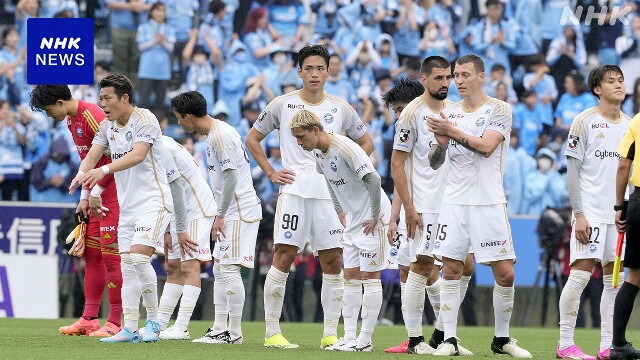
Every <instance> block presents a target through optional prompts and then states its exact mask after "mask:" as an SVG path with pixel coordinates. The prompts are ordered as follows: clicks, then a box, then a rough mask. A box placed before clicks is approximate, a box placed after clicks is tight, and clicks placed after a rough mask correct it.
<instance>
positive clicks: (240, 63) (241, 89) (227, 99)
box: [218, 40, 259, 127]
mask: <svg viewBox="0 0 640 360" xmlns="http://www.w3.org/2000/svg"><path fill="white" fill-rule="evenodd" d="M229 54H231V57H230V59H229V62H227V65H226V66H225V67H224V71H223V72H221V74H220V88H219V90H218V99H219V100H222V101H224V103H225V104H227V106H228V107H229V112H230V114H229V115H230V117H229V125H231V126H233V127H236V126H238V125H239V124H240V120H241V119H242V118H241V115H240V101H241V100H242V97H243V96H244V94H245V90H246V86H247V80H248V79H249V78H250V77H253V76H256V75H257V74H258V73H259V71H258V68H256V66H255V65H253V64H252V63H251V60H250V55H249V51H248V49H247V47H246V46H245V45H244V44H243V43H242V42H241V41H239V40H234V41H233V43H232V44H231V46H230V47H229Z"/></svg>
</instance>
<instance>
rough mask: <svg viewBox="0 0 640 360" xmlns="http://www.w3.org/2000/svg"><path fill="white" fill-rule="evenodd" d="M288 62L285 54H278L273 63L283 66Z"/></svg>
mask: <svg viewBox="0 0 640 360" xmlns="http://www.w3.org/2000/svg"><path fill="white" fill-rule="evenodd" d="M286 62H287V55H286V54H283V53H277V54H275V55H274V56H273V63H274V64H276V65H278V66H282V65H284V64H285V63H286Z"/></svg>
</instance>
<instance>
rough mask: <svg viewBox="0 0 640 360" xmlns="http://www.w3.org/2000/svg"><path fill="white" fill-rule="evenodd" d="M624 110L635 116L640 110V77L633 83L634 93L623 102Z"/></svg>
mask: <svg viewBox="0 0 640 360" xmlns="http://www.w3.org/2000/svg"><path fill="white" fill-rule="evenodd" d="M622 112H624V113H625V114H627V115H629V116H631V117H634V116H636V114H637V113H639V112H640V78H637V79H636V81H635V82H634V84H633V93H632V94H631V96H629V97H628V98H627V100H625V101H624V102H623V103H622Z"/></svg>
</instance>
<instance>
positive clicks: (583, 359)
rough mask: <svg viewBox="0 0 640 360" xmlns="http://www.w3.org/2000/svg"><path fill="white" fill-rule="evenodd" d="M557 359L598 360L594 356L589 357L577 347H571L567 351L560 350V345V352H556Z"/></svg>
mask: <svg viewBox="0 0 640 360" xmlns="http://www.w3.org/2000/svg"><path fill="white" fill-rule="evenodd" d="M556 358H558V359H574V360H596V358H595V357H594V356H591V355H587V354H585V353H584V352H582V350H580V348H579V347H578V346H577V345H571V346H569V347H567V348H565V349H560V345H558V350H557V351H556Z"/></svg>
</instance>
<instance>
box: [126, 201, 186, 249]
mask: <svg viewBox="0 0 640 360" xmlns="http://www.w3.org/2000/svg"><path fill="white" fill-rule="evenodd" d="M172 217H173V214H172V213H170V212H168V211H167V209H165V208H164V207H162V208H155V209H153V208H151V209H144V210H142V211H138V212H135V214H133V213H124V212H120V219H119V220H118V250H119V251H120V252H121V253H122V252H129V251H131V245H145V246H149V247H152V248H154V249H156V248H162V247H163V246H164V245H163V243H164V233H165V230H166V228H167V225H169V221H170V220H171V218H172Z"/></svg>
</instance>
